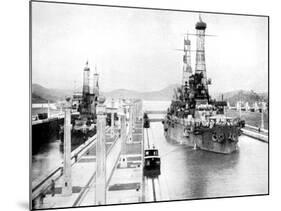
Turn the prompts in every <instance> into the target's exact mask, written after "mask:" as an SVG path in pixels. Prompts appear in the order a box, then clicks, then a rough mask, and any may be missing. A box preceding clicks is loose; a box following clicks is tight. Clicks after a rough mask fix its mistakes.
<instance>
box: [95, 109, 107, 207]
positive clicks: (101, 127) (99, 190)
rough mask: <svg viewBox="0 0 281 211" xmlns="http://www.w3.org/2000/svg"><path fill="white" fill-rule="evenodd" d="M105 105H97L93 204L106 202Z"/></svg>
mask: <svg viewBox="0 0 281 211" xmlns="http://www.w3.org/2000/svg"><path fill="white" fill-rule="evenodd" d="M105 110H106V108H105V105H103V104H99V105H98V106H97V143H96V194H95V204H96V205H102V204H106V148H105V126H106V112H105Z"/></svg>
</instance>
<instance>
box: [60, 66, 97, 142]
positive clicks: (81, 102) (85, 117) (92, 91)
mask: <svg viewBox="0 0 281 211" xmlns="http://www.w3.org/2000/svg"><path fill="white" fill-rule="evenodd" d="M90 74H91V71H90V67H89V63H88V61H87V62H86V65H85V67H84V70H83V87H82V95H81V94H80V95H79V94H74V96H73V99H74V101H75V102H73V108H77V111H78V112H79V116H78V117H77V118H76V119H75V120H74V121H73V122H72V130H71V143H72V144H73V146H74V148H75V145H79V144H81V143H83V142H84V141H85V140H87V139H88V137H91V136H93V135H94V134H95V133H96V106H97V103H98V96H99V82H98V81H99V74H98V73H97V68H95V73H94V74H93V77H92V79H93V80H92V81H91V80H90V78H91V77H90ZM90 82H92V83H91V84H90ZM74 105H75V106H74ZM61 140H62V141H63V131H62V135H61Z"/></svg>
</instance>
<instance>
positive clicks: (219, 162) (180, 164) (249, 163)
mask: <svg viewBox="0 0 281 211" xmlns="http://www.w3.org/2000/svg"><path fill="white" fill-rule="evenodd" d="M150 140H151V141H152V142H153V143H154V145H155V146H156V147H157V148H158V149H159V153H160V156H161V175H160V176H159V181H160V189H161V188H163V189H166V190H167V191H165V193H166V195H163V193H162V194H160V195H161V200H178V199H194V198H209V197H223V196H240V195H253V194H266V193H267V192H268V144H267V143H264V142H260V141H257V140H254V139H251V138H249V137H247V136H241V137H240V138H239V151H237V152H235V153H233V154H230V155H223V154H217V153H212V152H207V151H202V150H195V149H194V148H193V147H188V146H185V145H184V144H182V143H177V142H175V141H172V140H169V139H166V137H165V136H164V134H163V126H162V124H161V123H152V124H151V129H150Z"/></svg>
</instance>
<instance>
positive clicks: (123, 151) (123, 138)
mask: <svg viewBox="0 0 281 211" xmlns="http://www.w3.org/2000/svg"><path fill="white" fill-rule="evenodd" d="M120 119H121V141H122V146H121V156H120V161H121V162H120V167H121V168H127V167H128V163H127V156H126V123H125V121H126V120H125V115H120Z"/></svg>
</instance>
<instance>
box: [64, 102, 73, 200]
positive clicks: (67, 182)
mask: <svg viewBox="0 0 281 211" xmlns="http://www.w3.org/2000/svg"><path fill="white" fill-rule="evenodd" d="M66 101H67V102H66V105H65V117H64V145H63V146H64V154H63V157H64V161H63V184H62V194H63V195H64V196H70V195H71V194H72V181H71V100H70V98H67V99H66Z"/></svg>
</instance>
